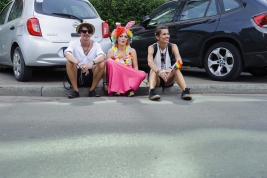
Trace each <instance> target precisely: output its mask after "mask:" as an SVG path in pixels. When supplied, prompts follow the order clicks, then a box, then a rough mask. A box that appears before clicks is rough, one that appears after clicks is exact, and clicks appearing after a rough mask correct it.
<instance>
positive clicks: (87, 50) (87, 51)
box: [82, 41, 91, 55]
mask: <svg viewBox="0 0 267 178" xmlns="http://www.w3.org/2000/svg"><path fill="white" fill-rule="evenodd" d="M90 47H91V41H89V45H88V47H87V49H86V50H85V49H84V47H83V46H82V48H83V53H84V54H85V55H87V54H88V53H89V51H90V49H91V48H90Z"/></svg>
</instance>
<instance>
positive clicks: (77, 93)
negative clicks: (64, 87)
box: [68, 90, 80, 99]
mask: <svg viewBox="0 0 267 178" xmlns="http://www.w3.org/2000/svg"><path fill="white" fill-rule="evenodd" d="M79 96H80V95H79V92H77V91H75V90H73V92H72V93H71V94H70V95H69V96H68V98H70V99H71V98H78V97H79Z"/></svg>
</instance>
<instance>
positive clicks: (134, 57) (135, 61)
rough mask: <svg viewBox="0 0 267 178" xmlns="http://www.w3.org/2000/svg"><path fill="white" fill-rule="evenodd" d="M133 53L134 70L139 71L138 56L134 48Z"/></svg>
mask: <svg viewBox="0 0 267 178" xmlns="http://www.w3.org/2000/svg"><path fill="white" fill-rule="evenodd" d="M131 52H132V55H133V68H134V69H136V70H138V62H137V54H136V51H135V49H134V48H131Z"/></svg>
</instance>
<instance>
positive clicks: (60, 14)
mask: <svg viewBox="0 0 267 178" xmlns="http://www.w3.org/2000/svg"><path fill="white" fill-rule="evenodd" d="M52 14H54V15H59V16H64V17H69V18H71V19H77V20H79V21H80V22H81V23H83V19H81V18H79V17H76V16H74V15H70V14H64V13H52Z"/></svg>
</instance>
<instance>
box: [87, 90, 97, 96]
mask: <svg viewBox="0 0 267 178" xmlns="http://www.w3.org/2000/svg"><path fill="white" fill-rule="evenodd" d="M89 96H90V97H100V96H99V95H98V94H97V93H96V91H95V90H92V91H89Z"/></svg>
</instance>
